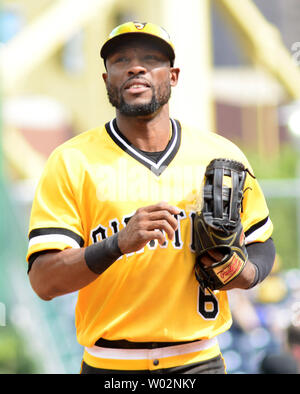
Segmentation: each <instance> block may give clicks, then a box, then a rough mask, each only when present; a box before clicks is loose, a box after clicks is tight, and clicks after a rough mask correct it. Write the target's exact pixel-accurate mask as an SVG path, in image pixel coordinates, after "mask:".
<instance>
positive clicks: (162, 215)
mask: <svg viewBox="0 0 300 394" xmlns="http://www.w3.org/2000/svg"><path fill="white" fill-rule="evenodd" d="M148 219H149V220H150V221H155V220H166V221H167V222H168V223H169V224H170V226H171V227H172V228H173V229H174V230H177V227H178V221H177V219H175V217H174V216H173V215H172V214H171V213H170V212H169V211H167V210H163V211H155V212H151V213H149V216H148Z"/></svg>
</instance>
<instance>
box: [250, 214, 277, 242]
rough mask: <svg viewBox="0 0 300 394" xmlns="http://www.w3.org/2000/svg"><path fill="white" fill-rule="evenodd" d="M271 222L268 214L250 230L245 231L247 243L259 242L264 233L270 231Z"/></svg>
mask: <svg viewBox="0 0 300 394" xmlns="http://www.w3.org/2000/svg"><path fill="white" fill-rule="evenodd" d="M271 224H272V222H271V220H270V218H269V216H267V217H266V218H265V219H263V220H261V221H260V222H258V223H256V224H254V225H253V226H251V227H250V228H249V230H247V231H245V238H246V239H245V243H246V245H248V244H251V243H253V242H257V241H258V240H259V239H260V238H261V237H262V235H263V234H264V233H265V232H267V231H268V229H269V227H270V226H271Z"/></svg>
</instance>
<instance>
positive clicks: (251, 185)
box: [241, 163, 273, 245]
mask: <svg viewBox="0 0 300 394" xmlns="http://www.w3.org/2000/svg"><path fill="white" fill-rule="evenodd" d="M247 168H248V169H249V172H250V174H249V173H248V174H247V178H246V182H245V187H244V198H243V203H242V213H241V220H242V224H243V227H244V232H245V237H246V245H248V244H250V243H254V242H265V241H266V240H267V239H269V238H270V237H271V235H272V232H273V223H272V221H271V219H270V217H269V209H268V206H267V203H266V199H265V196H264V194H263V191H262V189H261V187H260V185H259V183H258V180H257V179H256V178H255V176H254V173H253V170H252V168H251V167H250V165H249V163H248V167H247Z"/></svg>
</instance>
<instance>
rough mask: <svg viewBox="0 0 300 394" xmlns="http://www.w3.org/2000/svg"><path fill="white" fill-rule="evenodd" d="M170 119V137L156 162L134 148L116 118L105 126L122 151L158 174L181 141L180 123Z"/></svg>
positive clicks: (161, 171)
mask: <svg viewBox="0 0 300 394" xmlns="http://www.w3.org/2000/svg"><path fill="white" fill-rule="evenodd" d="M170 120H171V124H172V137H171V139H170V141H169V143H168V145H167V147H166V149H165V150H164V151H163V153H162V155H161V157H160V159H159V160H158V162H157V163H156V162H155V161H154V160H151V158H150V157H149V156H148V155H147V154H145V153H143V151H141V150H139V149H137V148H135V147H134V146H133V145H132V144H131V143H130V142H129V141H128V140H127V138H126V137H125V136H124V135H123V134H122V133H121V132H120V130H119V129H118V126H117V121H116V119H113V120H111V121H110V122H108V123H106V125H105V128H106V131H107V133H108V134H109V136H110V137H111V139H112V140H113V141H114V142H115V143H116V144H117V145H118V146H119V147H120V148H121V149H122V150H123V151H125V152H126V153H128V154H129V155H130V156H131V157H133V158H134V159H136V160H137V161H138V162H140V163H141V164H143V165H144V166H146V167H147V168H148V169H149V170H150V171H152V172H153V173H154V174H155V175H157V176H160V175H161V174H162V173H163V171H164V170H165V169H166V168H167V166H168V165H169V164H170V163H171V161H172V160H173V159H174V157H175V156H176V153H177V152H178V150H179V147H180V143H181V125H180V123H179V121H178V120H175V119H170Z"/></svg>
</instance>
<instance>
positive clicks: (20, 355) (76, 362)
mask: <svg viewBox="0 0 300 394" xmlns="http://www.w3.org/2000/svg"><path fill="white" fill-rule="evenodd" d="M299 19H300V8H299V2H298V1H297V0H286V1H284V2H283V1H281V0H273V1H271V2H270V1H268V0H253V1H252V0H240V1H237V0H187V1H186V2H183V1H181V0H160V1H153V0H131V1H130V2H128V1H126V0H84V1H83V0H39V1H36V0H26V1H23V0H2V2H1V8H0V24H1V25H0V26H1V31H0V58H1V129H0V179H1V181H0V188H1V190H0V220H1V222H0V240H1V248H0V373H13V374H16V373H78V372H79V368H80V362H81V354H82V349H81V347H80V346H79V345H78V344H77V342H76V336H75V329H74V306H75V302H76V294H70V295H68V296H64V297H60V298H57V299H55V300H53V301H51V302H44V301H41V300H39V299H38V298H37V296H35V294H34V293H33V291H32V290H31V287H30V285H29V281H28V278H27V273H26V270H27V264H26V261H25V255H26V250H27V229H28V221H29V213H30V207H31V202H32V198H33V194H34V189H35V185H36V182H37V179H38V177H39V175H40V173H41V170H42V168H43V165H44V163H45V160H46V159H47V157H48V155H49V153H50V152H51V151H52V150H53V149H54V148H55V147H56V146H57V145H58V144H60V143H61V142H63V141H65V140H66V139H68V138H70V137H72V136H73V135H76V134H78V133H80V132H82V131H85V130H87V129H88V128H91V127H94V126H96V125H99V124H102V123H103V122H106V121H107V120H109V119H110V118H111V117H112V116H113V110H112V108H111V107H110V105H109V104H108V101H107V99H106V91H105V88H104V84H103V83H102V80H101V74H102V72H103V71H104V68H103V65H102V61H101V59H100V57H99V49H100V45H101V43H102V42H103V40H104V39H105V38H106V36H107V34H108V33H109V32H110V31H111V29H112V28H113V27H114V26H115V25H117V24H119V23H122V22H124V21H128V20H138V21H142V22H144V21H152V22H154V23H158V24H160V25H162V26H164V27H165V28H166V29H167V30H168V31H169V33H170V34H171V36H172V39H173V41H174V43H175V47H176V52H177V60H176V64H177V65H178V66H179V67H180V68H181V79H180V83H179V86H178V87H177V88H176V89H175V90H174V92H173V96H172V100H171V110H172V113H173V114H174V116H175V117H177V118H178V119H180V120H181V121H182V122H186V123H189V124H192V125H193V124H194V125H197V126H198V127H201V128H202V129H204V130H212V131H215V132H217V133H219V134H221V135H224V136H226V137H228V138H230V139H231V140H233V141H234V142H236V143H238V145H239V146H240V147H241V148H242V149H243V150H244V151H245V153H246V154H247V155H248V157H249V159H250V161H251V163H252V165H253V167H254V170H255V172H256V175H257V177H258V178H259V180H260V183H261V185H262V187H263V189H264V192H265V194H266V197H267V200H268V204H269V207H270V210H271V217H272V220H273V222H274V225H275V231H274V240H275V243H276V246H277V252H278V256H277V261H276V265H275V268H274V270H273V272H272V274H271V275H270V277H269V278H268V279H267V280H266V281H265V282H264V283H263V284H261V285H260V286H258V287H257V288H256V289H254V290H253V291H252V290H251V291H249V292H246V293H245V292H238V291H233V292H231V294H230V300H231V303H232V309H233V317H234V324H233V327H232V329H231V330H230V331H229V332H228V333H226V334H223V335H222V336H221V338H220V340H221V347H222V350H223V354H224V358H225V361H226V362H227V368H228V372H229V373H262V369H261V363H262V360H263V359H264V358H265V357H266V356H267V355H270V354H273V353H283V352H285V353H286V352H288V354H290V355H291V354H292V353H293V354H294V357H296V358H297V357H298V362H299V364H300V356H299V353H300V352H299V348H300V340H299V336H300V335H299V330H300V327H299V326H300V318H299V314H300V160H299V149H300V142H299V141H300V24H299ZM187 97H188V98H189V104H188V105H186V103H187ZM297 353H298V356H297ZM282 360H283V359H282ZM281 365H282V364H281Z"/></svg>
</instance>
